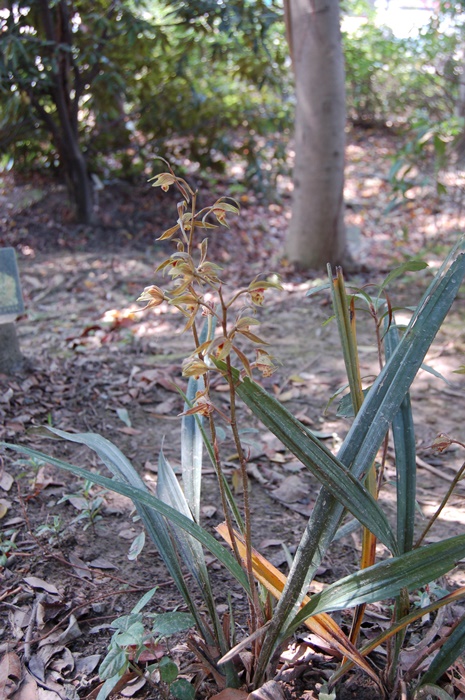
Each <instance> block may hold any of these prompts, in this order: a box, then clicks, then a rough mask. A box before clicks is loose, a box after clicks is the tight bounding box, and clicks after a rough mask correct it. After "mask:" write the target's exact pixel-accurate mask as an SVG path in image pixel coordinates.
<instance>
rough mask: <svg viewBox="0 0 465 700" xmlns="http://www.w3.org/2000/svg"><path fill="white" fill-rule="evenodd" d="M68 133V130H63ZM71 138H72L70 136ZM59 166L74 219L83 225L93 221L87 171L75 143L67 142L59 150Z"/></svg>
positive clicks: (92, 197)
mask: <svg viewBox="0 0 465 700" xmlns="http://www.w3.org/2000/svg"><path fill="white" fill-rule="evenodd" d="M63 131H68V133H69V131H70V130H69V129H63ZM71 138H72V136H71ZM59 153H60V165H61V167H62V168H63V171H64V174H65V178H66V186H67V189H68V196H69V198H70V201H71V203H72V205H73V206H74V209H75V214H76V219H77V220H78V221H79V222H81V223H83V224H92V223H93V221H94V193H93V187H92V182H91V180H90V177H89V173H88V171H87V164H86V161H85V158H84V155H83V154H82V152H81V150H80V148H79V144H78V143H77V141H74V140H73V141H72V142H71V143H70V142H69V141H68V142H67V144H66V147H63V148H60V149H59Z"/></svg>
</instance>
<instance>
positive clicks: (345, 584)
mask: <svg viewBox="0 0 465 700" xmlns="http://www.w3.org/2000/svg"><path fill="white" fill-rule="evenodd" d="M464 556H465V535H457V536H456V537H451V538H449V539H447V540H443V541H442V542H434V543H433V544H428V545H426V546H425V547H421V548H420V549H414V550H412V551H410V552H406V553H405V554H402V555H401V556H399V557H394V558H392V559H385V560H384V561H381V562H378V563H377V564H374V565H373V566H370V567H368V568H367V569H361V570H360V571H357V572H356V573H355V574H350V575H349V576H346V577H345V578H343V579H341V580H340V581H336V583H333V584H331V585H330V586H328V587H327V588H326V589H325V590H324V591H322V592H321V593H319V594H317V595H314V596H313V597H312V599H311V600H310V602H309V603H307V605H305V606H304V607H303V608H302V609H301V610H300V612H299V613H298V614H297V615H296V617H295V618H294V620H293V622H292V625H291V626H290V628H289V629H288V630H286V634H289V633H291V632H292V631H293V630H295V629H297V627H298V626H299V625H300V624H301V623H302V622H303V621H304V620H305V619H306V618H307V617H310V616H312V615H316V614H318V613H323V612H331V611H335V610H345V609H346V608H353V607H355V606H356V605H360V604H362V603H376V602H377V601H379V600H385V599H387V598H393V597H395V596H396V595H397V594H398V593H399V591H400V590H401V589H402V588H408V590H409V591H413V590H417V589H418V588H420V587H421V586H425V585H426V584H428V583H430V582H431V581H434V580H435V579H437V578H439V577H440V576H443V575H444V574H446V573H447V572H448V571H451V569H453V568H454V567H455V566H456V564H457V562H458V561H459V560H460V559H462V558H463V557H464ZM464 630H465V624H464V627H463V628H462V635H463V634H464ZM462 642H463V643H465V637H464V639H463V640H462ZM451 646H452V645H451ZM430 680H431V681H433V680H435V679H434V678H431V679H430Z"/></svg>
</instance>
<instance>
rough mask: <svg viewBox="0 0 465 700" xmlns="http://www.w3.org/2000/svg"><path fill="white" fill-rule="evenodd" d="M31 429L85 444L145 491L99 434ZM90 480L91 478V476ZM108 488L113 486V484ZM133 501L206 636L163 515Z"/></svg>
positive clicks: (121, 478) (115, 449)
mask: <svg viewBox="0 0 465 700" xmlns="http://www.w3.org/2000/svg"><path fill="white" fill-rule="evenodd" d="M34 432H35V433H38V434H42V435H45V436H47V437H55V436H56V437H59V438H61V439H63V440H68V441H69V442H75V443H78V444H80V445H86V446H87V447H89V448H90V449H92V450H93V451H94V452H96V453H97V454H98V456H99V457H100V459H101V460H102V462H103V463H104V464H105V466H106V467H107V468H108V469H109V470H110V472H111V473H112V474H113V476H114V477H115V480H118V481H119V482H123V483H125V484H128V485H130V486H131V487H134V488H136V489H138V492H139V493H142V492H146V493H149V492H148V489H147V486H146V485H145V483H144V482H143V480H142V479H141V477H140V476H139V474H138V473H137V471H136V470H135V469H134V467H133V465H132V464H131V462H130V461H129V460H128V459H127V457H126V456H125V455H124V454H123V453H122V452H121V450H119V449H118V447H116V445H114V444H113V443H112V442H110V440H107V439H106V438H104V437H102V436H101V435H97V434H96V433H67V432H65V431H64V430H59V429H57V428H52V427H46V428H39V429H37V430H35V431H34ZM46 459H47V461H49V462H50V461H51V458H50V457H47V458H46ZM89 473H90V472H89ZM85 478H90V477H85ZM90 480H91V481H92V479H90ZM115 480H113V481H111V483H112V484H113V485H114V484H115V483H116V481H115ZM110 488H113V490H116V489H115V487H114V486H113V487H110ZM133 500H134V499H133ZM134 504H135V506H136V508H137V511H138V513H139V515H140V518H141V520H142V522H143V523H144V526H145V528H146V530H147V532H148V534H149V536H150V538H151V539H152V541H153V542H154V544H155V546H156V547H157V549H158V551H159V553H160V556H161V558H162V559H163V562H164V564H165V566H166V568H167V569H168V571H169V573H170V575H171V576H172V578H173V580H174V582H175V584H176V586H177V588H178V590H179V592H180V593H181V595H182V597H183V598H184V601H185V603H186V605H187V606H188V608H189V610H190V611H191V613H192V614H193V615H194V617H195V620H196V623H197V624H198V626H199V629H200V630H201V631H202V634H204V635H206V636H207V638H210V634H209V630H208V627H207V626H206V625H205V624H204V622H203V620H202V617H201V616H200V615H199V613H198V610H197V606H196V604H195V601H194V599H193V597H192V595H191V593H190V591H189V589H188V587H187V585H186V581H185V577H184V574H183V571H182V569H181V566H180V564H179V560H178V557H177V555H176V552H175V551H174V549H173V542H172V540H171V536H170V533H169V531H168V528H167V525H166V522H165V520H164V518H163V517H162V516H161V514H159V513H157V512H156V511H154V510H152V509H148V508H147V507H146V505H144V504H143V502H142V501H140V500H139V501H134ZM211 641H213V640H211Z"/></svg>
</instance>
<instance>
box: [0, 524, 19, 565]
mask: <svg viewBox="0 0 465 700" xmlns="http://www.w3.org/2000/svg"><path fill="white" fill-rule="evenodd" d="M17 536H18V530H14V529H11V528H10V529H8V530H4V531H3V532H2V531H1V530H0V567H3V566H7V565H8V558H9V555H10V554H11V553H12V552H14V551H15V550H16V549H17V545H16V538H17Z"/></svg>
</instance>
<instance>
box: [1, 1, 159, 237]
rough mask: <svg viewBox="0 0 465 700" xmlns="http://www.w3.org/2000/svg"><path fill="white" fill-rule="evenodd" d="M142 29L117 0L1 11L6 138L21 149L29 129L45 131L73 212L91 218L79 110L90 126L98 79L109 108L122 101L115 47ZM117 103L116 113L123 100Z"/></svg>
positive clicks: (34, 4) (17, 5) (30, 4)
mask: <svg viewBox="0 0 465 700" xmlns="http://www.w3.org/2000/svg"><path fill="white" fill-rule="evenodd" d="M147 29H151V28H150V27H149V26H148V25H147V23H145V22H143V21H142V20H141V19H139V18H137V17H136V16H135V15H134V14H133V13H132V12H131V11H130V9H129V8H128V6H127V4H126V3H124V2H123V1H122V0H113V1H112V2H111V3H106V2H103V1H101V2H99V0H96V2H94V3H92V5H90V4H89V3H86V2H80V1H79V0H77V1H76V2H71V1H70V0H58V1H56V0H26V1H25V2H23V1H21V0H20V1H19V2H9V3H8V6H7V8H5V9H3V10H2V12H1V19H0V34H1V38H2V52H1V57H0V89H1V91H2V93H3V97H4V99H5V100H7V101H6V104H5V106H4V112H5V114H4V123H5V122H6V124H11V123H15V122H16V125H17V126H16V129H15V130H14V131H13V133H12V134H11V135H10V136H9V137H7V140H9V141H10V142H11V141H18V140H19V141H20V142H22V143H23V145H24V147H25V148H26V149H27V147H28V145H29V142H30V140H31V132H34V131H36V130H37V131H38V132H39V134H40V135H41V136H42V138H43V135H44V134H47V135H48V139H47V140H49V139H50V138H51V141H52V145H53V148H52V153H53V154H52V157H53V156H56V157H57V159H58V162H59V167H60V169H61V171H62V173H63V175H64V178H65V181H66V185H67V188H68V192H69V196H70V200H71V202H72V203H73V204H74V206H75V209H76V215H77V217H78V219H79V220H80V221H82V222H84V223H90V222H91V221H92V218H93V197H92V182H91V179H90V177H89V172H88V166H87V159H86V154H85V153H84V152H83V149H82V147H81V134H82V131H83V128H85V116H86V115H87V127H88V126H89V123H90V122H91V121H92V110H94V109H95V106H96V105H97V104H98V96H99V94H101V93H102V90H101V89H100V90H99V88H101V86H103V85H104V84H105V87H104V90H103V92H105V94H106V97H107V109H108V105H109V106H110V108H113V109H114V106H115V103H116V105H119V104H120V103H119V97H120V96H121V95H124V86H125V81H124V71H123V70H122V67H121V65H120V66H119V68H118V70H115V63H114V61H113V55H114V54H115V52H118V48H121V44H122V42H123V43H124V42H125V43H126V44H129V45H131V44H132V45H133V48H134V44H135V43H136V40H137V38H138V36H142V35H143V33H144V32H147ZM112 92H113V94H112V99H110V101H109V102H108V97H109V95H110V94H111V93H112ZM119 111H120V116H121V112H122V111H123V110H122V109H121V107H119ZM102 115H103V119H104V120H105V116H107V114H106V112H105V110H102V109H101V106H99V119H102ZM35 138H37V136H35Z"/></svg>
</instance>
